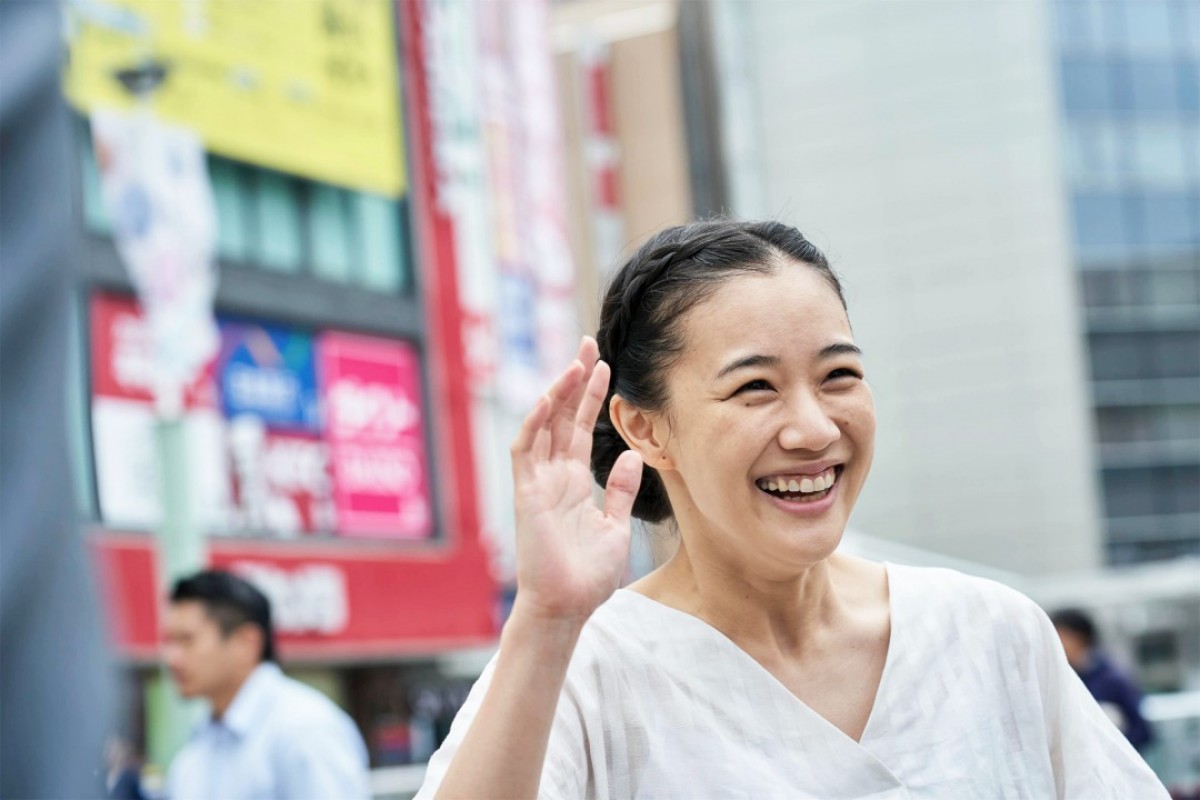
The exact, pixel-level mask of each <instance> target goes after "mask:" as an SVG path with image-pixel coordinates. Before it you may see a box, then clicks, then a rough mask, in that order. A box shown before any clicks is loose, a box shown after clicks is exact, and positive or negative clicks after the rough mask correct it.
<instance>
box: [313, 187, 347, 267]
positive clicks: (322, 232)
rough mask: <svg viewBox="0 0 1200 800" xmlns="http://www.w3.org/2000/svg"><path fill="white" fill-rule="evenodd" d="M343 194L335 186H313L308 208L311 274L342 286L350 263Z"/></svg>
mask: <svg viewBox="0 0 1200 800" xmlns="http://www.w3.org/2000/svg"><path fill="white" fill-rule="evenodd" d="M345 194H346V191H345V190H344V189H339V188H337V187H336V186H326V185H325V184H320V183H314V184H312V192H311V194H310V195H309V206H308V230H309V235H310V236H311V237H312V261H313V273H314V274H316V275H318V276H320V277H322V278H325V279H327V280H332V281H338V282H341V283H345V282H347V281H349V278H350V264H351V261H352V256H351V252H352V251H351V247H350V219H349V211H348V209H347V208H346V200H345Z"/></svg>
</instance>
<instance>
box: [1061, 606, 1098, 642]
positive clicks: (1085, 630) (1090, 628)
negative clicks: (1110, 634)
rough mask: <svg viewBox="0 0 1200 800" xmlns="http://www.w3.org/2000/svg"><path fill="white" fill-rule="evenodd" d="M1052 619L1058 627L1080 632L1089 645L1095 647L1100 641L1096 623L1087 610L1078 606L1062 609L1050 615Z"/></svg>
mask: <svg viewBox="0 0 1200 800" xmlns="http://www.w3.org/2000/svg"><path fill="white" fill-rule="evenodd" d="M1050 621H1051V622H1053V623H1054V627H1056V628H1063V629H1064V630H1068V631H1071V632H1072V633H1076V634H1079V636H1081V637H1083V642H1084V644H1085V645H1087V646H1088V647H1093V646H1094V645H1096V644H1097V643H1098V642H1099V641H1100V635H1099V634H1098V633H1097V632H1096V623H1095V622H1093V621H1092V618H1091V616H1090V615H1089V614H1088V613H1087V612H1086V611H1082V610H1080V609H1078V608H1064V609H1060V610H1059V611H1055V612H1054V613H1053V614H1051V615H1050Z"/></svg>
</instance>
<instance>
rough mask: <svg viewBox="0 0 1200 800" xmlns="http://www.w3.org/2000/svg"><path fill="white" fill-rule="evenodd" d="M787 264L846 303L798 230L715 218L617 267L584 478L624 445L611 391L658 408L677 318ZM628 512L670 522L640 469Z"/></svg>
mask: <svg viewBox="0 0 1200 800" xmlns="http://www.w3.org/2000/svg"><path fill="white" fill-rule="evenodd" d="M791 263H799V264H804V265H806V266H808V267H810V268H812V269H815V270H817V271H818V272H820V273H821V274H822V275H823V276H824V277H825V279H826V280H827V281H828V282H829V285H830V286H831V287H832V288H833V290H834V291H835V292H836V293H837V296H838V299H839V300H840V301H841V303H842V307H843V308H845V306H846V300H845V297H844V296H843V294H842V287H841V284H840V283H839V281H838V279H837V276H836V275H834V273H833V270H832V269H831V268H830V266H829V262H828V260H827V259H826V258H825V255H824V254H823V253H822V252H821V251H820V250H819V249H817V247H816V246H815V245H813V244H812V242H810V241H808V240H807V239H805V238H804V236H803V234H801V233H800V231H798V230H796V229H795V228H793V227H792V226H790V225H785V224H784V223H782V222H742V221H737V220H729V219H716V220H708V221H704V222H693V223H691V224H689V225H679V226H676V227H673V228H667V229H666V230H663V231H661V232H659V233H657V234H655V235H654V236H653V237H651V238H650V240H649V241H647V242H646V243H645V244H644V245H642V247H641V248H640V249H639V250H638V251H637V252H636V253H634V255H633V257H632V258H630V259H629V260H628V261H627V262H625V264H624V266H622V267H621V269H620V270H619V271H618V272H617V274H616V276H615V277H614V278H613V280H612V283H610V284H609V286H608V290H607V291H606V292H605V295H604V302H603V303H602V305H601V307H600V329H599V330H598V331H597V332H596V341H597V343H598V344H599V345H600V357H601V358H602V359H604V360H605V361H606V362H607V363H608V365H609V367H610V368H611V369H612V378H611V380H610V381H609V385H608V396H607V397H606V398H605V402H604V404H603V405H602V406H601V408H600V416H599V418H598V419H597V420H596V428H595V432H594V434H593V442H592V463H591V467H592V475H593V476H594V477H595V479H596V481H597V482H598V483H599V484H600V485H601V486H604V485H605V484H606V483H607V481H608V475H609V473H610V472H611V471H612V468H613V464H614V463H616V460H617V457H618V456H619V455H621V453H623V452H624V451H625V450H628V449H629V446H628V445H627V444H626V443H625V440H624V439H622V438H621V435H620V434H619V433H618V432H617V429H616V427H615V426H614V425H613V423H612V419H611V418H610V417H609V411H608V408H609V402H610V401H611V400H612V397H613V395H614V394H619V395H621V397H622V398H624V399H625V400H626V401H627V402H629V403H630V404H632V405H633V406H635V407H636V408H640V409H642V410H645V411H660V410H662V409H664V408H665V407H666V403H667V388H666V380H665V378H666V373H667V370H668V368H669V367H670V366H671V365H672V364H673V363H674V362H675V359H677V358H678V357H679V355H680V354H681V353H682V352H683V348H684V342H683V340H682V332H681V325H680V320H681V319H682V318H683V315H684V314H685V313H686V312H687V311H688V310H689V309H691V308H692V307H693V306H695V305H696V304H697V303H699V302H700V301H702V300H704V299H705V298H707V297H708V296H709V295H711V294H712V292H713V291H715V290H716V288H717V286H718V285H719V284H720V283H721V282H722V281H724V280H726V279H728V278H730V277H733V276H734V275H738V274H744V273H758V274H767V273H771V272H774V271H775V270H777V269H780V268H783V267H786V266H788V265H789V264H791ZM633 515H634V516H635V517H637V518H638V519H642V520H645V521H646V522H661V521H663V520H665V519H667V518H669V517H670V516H671V515H672V512H671V502H670V500H669V499H668V498H667V491H666V488H665V487H664V486H663V482H662V478H660V477H659V475H658V472H657V471H656V470H654V469H652V468H651V467H648V466H647V467H645V468H644V469H643V470H642V483H641V486H640V488H639V489H638V494H637V499H636V500H634V503H633Z"/></svg>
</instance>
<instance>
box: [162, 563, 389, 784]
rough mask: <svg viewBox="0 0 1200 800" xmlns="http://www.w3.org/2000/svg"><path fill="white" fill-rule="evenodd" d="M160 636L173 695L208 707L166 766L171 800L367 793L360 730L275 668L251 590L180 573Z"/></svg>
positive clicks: (266, 616)
mask: <svg viewBox="0 0 1200 800" xmlns="http://www.w3.org/2000/svg"><path fill="white" fill-rule="evenodd" d="M165 640H166V641H165V644H164V658H165V660H166V663H167V667H168V668H169V669H170V671H171V676H172V678H173V679H174V681H175V684H176V686H177V687H178V689H179V692H180V694H182V695H183V696H184V697H189V698H191V697H203V698H205V699H206V700H208V702H209V703H210V705H211V708H212V713H211V715H210V717H209V719H208V720H206V721H205V723H204V724H202V725H200V726H199V727H198V728H197V729H196V731H195V732H194V733H193V734H192V737H191V739H189V741H188V743H187V744H186V745H185V746H184V747H183V749H182V750H181V751H180V752H179V755H178V756H176V758H175V760H174V762H172V764H171V770H170V774H169V776H168V788H167V794H168V796H169V797H170V798H171V800H186V798H217V797H219V798H224V799H225V800H237V799H238V798H261V797H273V798H280V800H284V799H286V800H296V799H297V798H311V800H318V799H321V800H325V799H326V798H339V800H341V798H345V799H346V800H353V799H354V798H366V797H368V796H369V789H368V781H367V751H366V747H365V745H364V744H363V740H362V736H361V735H360V734H359V732H358V729H357V728H356V727H355V725H354V723H353V722H352V721H351V719H350V718H349V717H348V716H347V715H346V713H345V712H344V711H342V710H341V709H340V708H338V707H337V706H336V705H335V704H334V703H333V702H332V701H330V700H329V699H328V698H327V697H325V696H324V695H323V694H321V693H320V692H318V691H316V690H315V689H312V688H310V687H308V686H305V685H304V684H302V683H299V682H298V681H295V680H292V679H291V678H288V677H287V676H285V675H284V674H283V672H282V671H281V670H280V669H279V666H278V665H277V664H276V663H275V642H274V635H273V633H272V628H271V607H270V603H269V602H268V601H267V598H266V597H265V596H264V595H263V594H262V593H261V592H260V591H258V590H257V589H255V588H254V587H253V586H252V585H250V584H249V583H248V582H246V581H245V580H243V579H241V578H238V577H236V576H234V575H231V574H229V573H227V572H220V571H216V570H210V571H206V572H200V573H197V574H196V575H193V576H191V577H188V578H183V579H181V580H180V581H179V582H178V583H176V584H175V588H174V590H173V591H172V593H171V604H170V608H169V610H168V611H167V615H166V624H165Z"/></svg>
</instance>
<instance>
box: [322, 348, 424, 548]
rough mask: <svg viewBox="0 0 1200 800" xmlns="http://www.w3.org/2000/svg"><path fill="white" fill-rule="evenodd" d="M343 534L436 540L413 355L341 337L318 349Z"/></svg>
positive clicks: (411, 349) (336, 495)
mask: <svg viewBox="0 0 1200 800" xmlns="http://www.w3.org/2000/svg"><path fill="white" fill-rule="evenodd" d="M317 351H318V361H319V365H320V372H321V384H322V388H323V390H324V393H325V397H324V399H325V409H326V432H325V437H326V441H328V442H329V447H330V457H331V460H332V464H333V481H334V498H335V502H336V504H337V514H338V530H339V531H340V532H341V533H343V534H346V535H358V536H373V537H397V538H410V539H411V538H424V537H427V536H429V535H430V533H431V532H432V515H431V510H430V503H429V489H428V476H427V474H426V469H427V467H426V464H427V459H426V457H425V441H424V425H423V414H422V412H421V383H420V373H419V362H418V360H417V353H416V351H415V350H414V349H413V348H412V347H411V346H409V345H407V344H403V343H399V342H391V341H386V340H383V339H375V338H370V337H365V336H355V335H350V334H341V333H326V334H323V335H321V337H320V338H319V339H318V342H317Z"/></svg>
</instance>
